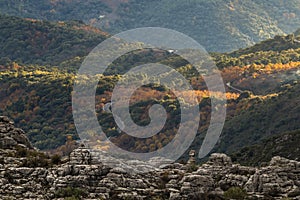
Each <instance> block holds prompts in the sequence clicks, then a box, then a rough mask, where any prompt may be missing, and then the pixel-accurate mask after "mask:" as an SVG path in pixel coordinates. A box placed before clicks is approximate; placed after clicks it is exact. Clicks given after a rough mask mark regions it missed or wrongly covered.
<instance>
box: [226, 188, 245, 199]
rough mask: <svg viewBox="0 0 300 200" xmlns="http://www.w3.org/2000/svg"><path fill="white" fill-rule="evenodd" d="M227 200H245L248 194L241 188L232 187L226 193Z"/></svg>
mask: <svg viewBox="0 0 300 200" xmlns="http://www.w3.org/2000/svg"><path fill="white" fill-rule="evenodd" d="M224 197H225V199H245V198H246V197H247V192H246V191H245V190H243V189H241V188H239V187H231V188H229V189H228V190H227V191H226V192H224Z"/></svg>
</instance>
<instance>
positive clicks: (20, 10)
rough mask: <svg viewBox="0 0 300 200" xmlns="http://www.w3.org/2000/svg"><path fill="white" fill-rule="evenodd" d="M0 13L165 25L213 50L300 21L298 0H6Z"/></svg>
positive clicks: (118, 27)
mask: <svg viewBox="0 0 300 200" xmlns="http://www.w3.org/2000/svg"><path fill="white" fill-rule="evenodd" d="M0 13H6V14H9V15H17V16H21V17H29V18H37V19H47V20H82V21H84V22H86V23H90V24H92V25H94V26H98V27H101V28H102V29H104V30H106V31H108V32H110V33H117V32H120V31H124V30H128V29H132V28H137V27H145V26H146V27H149V26H158V27H165V28H170V29H174V30H177V31H180V32H183V33H185V34H187V35H189V36H191V37H193V38H194V39H196V40H197V41H198V42H199V43H200V44H202V45H203V46H204V47H205V48H206V49H207V50H208V51H214V52H225V51H226V52H229V51H232V50H237V49H239V48H244V47H247V46H251V45H253V44H255V43H256V42H258V41H262V40H265V39H268V38H272V37H274V36H275V35H283V34H284V33H291V32H294V31H295V28H296V27H300V2H299V1H298V0H290V1H282V0H266V1H259V0H250V1H239V0H211V1H204V0H153V1H146V0H112V1H108V0H100V1H96V0H86V1H82V0H57V1H47V0H39V1H38V0H19V1H16V2H14V3H11V1H9V0H3V1H2V2H1V4H0Z"/></svg>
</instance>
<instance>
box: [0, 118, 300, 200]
mask: <svg viewBox="0 0 300 200" xmlns="http://www.w3.org/2000/svg"><path fill="white" fill-rule="evenodd" d="M0 138H1V143H0V144H1V149H0V199H64V198H67V199H173V200H176V199H282V198H284V197H286V198H287V199H295V200H296V199H300V188H299V187H300V162H297V161H293V160H288V159H285V158H282V157H274V158H273V159H272V160H271V162H270V163H269V164H268V165H266V166H264V167H260V168H254V167H246V166H241V165H239V164H234V163H232V161H231V159H230V157H228V156H226V155H224V154H212V155H211V156H210V158H209V161H208V162H207V163H205V164H203V165H201V166H197V165H195V164H194V162H193V158H192V159H191V162H189V163H188V164H187V165H182V164H179V163H172V164H164V165H161V166H153V167H151V171H149V172H147V173H137V172H134V171H128V170H126V168H122V166H125V165H130V164H129V163H125V161H124V163H123V161H118V162H117V163H118V164H117V165H116V166H114V167H111V165H109V166H108V165H106V164H104V163H107V159H110V158H109V156H107V157H106V162H101V159H105V158H104V157H102V158H101V157H100V159H96V158H95V157H94V156H95V155H94V154H93V153H92V152H91V151H89V150H88V149H86V148H84V147H80V148H78V149H76V150H74V151H73V152H72V153H71V155H70V158H69V161H68V162H66V163H64V164H60V165H46V164H45V165H42V160H47V159H49V158H48V157H47V156H45V157H43V156H42V155H43V154H42V153H41V152H38V151H37V150H35V149H34V148H33V147H32V146H31V144H30V143H29V141H28V139H27V138H26V137H25V135H24V132H23V131H22V130H20V129H17V128H14V126H13V122H12V121H11V120H9V119H8V118H6V117H0ZM102 155H105V154H104V153H103V154H102ZM192 156H193V154H192ZM37 158H39V160H36V159H37ZM157 159H158V158H156V160H157ZM30 161H31V164H30V163H29V162H30ZM111 161H112V162H116V161H115V160H111ZM153 162H154V161H153ZM46 163H47V162H46ZM133 163H134V164H133ZM146 166H149V163H143V162H140V161H136V162H132V163H131V167H133V168H138V167H146Z"/></svg>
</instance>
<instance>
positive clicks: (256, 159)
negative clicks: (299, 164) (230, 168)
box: [232, 130, 300, 166]
mask: <svg viewBox="0 0 300 200" xmlns="http://www.w3.org/2000/svg"><path fill="white" fill-rule="evenodd" d="M299 141H300V132H299V130H297V131H293V132H287V133H283V134H279V135H276V136H273V137H267V138H266V139H264V140H262V141H261V142H258V143H257V144H254V145H249V146H247V147H244V148H243V149H241V150H240V151H238V152H235V153H234V154H232V159H233V161H235V162H238V163H241V164H245V165H248V166H249V165H255V166H257V165H262V164H265V163H266V161H267V160H271V158H272V157H273V156H274V155H276V156H282V157H285V158H293V159H295V160H299V159H300V148H299Z"/></svg>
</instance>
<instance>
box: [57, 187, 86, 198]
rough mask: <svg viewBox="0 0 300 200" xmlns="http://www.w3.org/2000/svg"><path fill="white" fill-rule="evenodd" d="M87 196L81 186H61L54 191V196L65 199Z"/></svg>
mask: <svg viewBox="0 0 300 200" xmlns="http://www.w3.org/2000/svg"><path fill="white" fill-rule="evenodd" d="M86 196H87V192H86V191H84V190H83V189H81V188H72V187H67V188H61V189H59V190H57V191H56V193H55V197H56V198H67V199H82V198H83V197H86Z"/></svg>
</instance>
